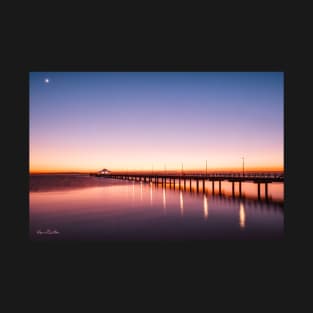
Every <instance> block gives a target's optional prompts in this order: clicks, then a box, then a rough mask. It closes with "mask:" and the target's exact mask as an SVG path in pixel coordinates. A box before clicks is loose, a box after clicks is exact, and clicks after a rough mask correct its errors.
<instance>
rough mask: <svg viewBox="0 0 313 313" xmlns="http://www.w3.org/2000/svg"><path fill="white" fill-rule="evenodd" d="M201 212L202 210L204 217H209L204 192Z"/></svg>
mask: <svg viewBox="0 0 313 313" xmlns="http://www.w3.org/2000/svg"><path fill="white" fill-rule="evenodd" d="M203 212H204V219H206V220H207V219H208V217H209V208H208V199H207V196H206V194H204V195H203Z"/></svg>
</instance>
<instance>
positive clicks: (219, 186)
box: [218, 180, 222, 195]
mask: <svg viewBox="0 0 313 313" xmlns="http://www.w3.org/2000/svg"><path fill="white" fill-rule="evenodd" d="M218 189H219V190H218V191H219V194H220V195H221V194H222V181H221V180H219V182H218Z"/></svg>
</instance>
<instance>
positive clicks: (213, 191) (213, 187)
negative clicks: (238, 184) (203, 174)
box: [212, 180, 214, 195]
mask: <svg viewBox="0 0 313 313" xmlns="http://www.w3.org/2000/svg"><path fill="white" fill-rule="evenodd" d="M212 194H213V195H214V180H212Z"/></svg>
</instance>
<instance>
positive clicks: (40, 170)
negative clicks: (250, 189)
mask: <svg viewBox="0 0 313 313" xmlns="http://www.w3.org/2000/svg"><path fill="white" fill-rule="evenodd" d="M102 168H104V166H102V167H101V166H99V167H98V168H73V167H72V168H70V167H69V168H35V169H30V171H29V173H30V174H53V173H71V172H75V173H94V172H97V171H99V170H101V169H102ZM108 169H109V170H111V171H113V172H130V173H132V172H143V173H145V172H146V173H148V172H149V173H150V172H151V171H152V168H151V169H150V170H149V169H142V168H141V169H140V168H127V169H125V168H116V169H111V168H108ZM207 169H208V173H210V172H224V171H225V172H227V171H229V172H238V173H241V172H242V168H238V167H237V168H235V167H223V168H220V167H216V168H214V167H208V168H207ZM153 171H154V172H155V173H157V172H163V173H164V172H168V173H172V172H178V173H180V172H181V169H179V168H176V169H175V168H167V169H166V171H165V170H164V169H162V168H154V169H153ZM193 171H194V172H203V173H204V172H205V168H199V167H197V168H184V170H183V172H184V173H188V172H193ZM283 171H284V168H283V167H281V166H272V167H271V166H264V167H261V166H260V167H249V168H245V173H248V172H283Z"/></svg>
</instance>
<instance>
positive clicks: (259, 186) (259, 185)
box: [258, 183, 261, 200]
mask: <svg viewBox="0 0 313 313" xmlns="http://www.w3.org/2000/svg"><path fill="white" fill-rule="evenodd" d="M260 199H261V184H260V183H258V200H260Z"/></svg>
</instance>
